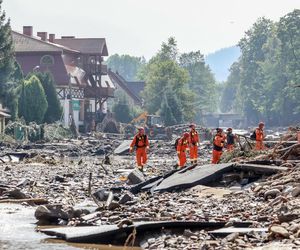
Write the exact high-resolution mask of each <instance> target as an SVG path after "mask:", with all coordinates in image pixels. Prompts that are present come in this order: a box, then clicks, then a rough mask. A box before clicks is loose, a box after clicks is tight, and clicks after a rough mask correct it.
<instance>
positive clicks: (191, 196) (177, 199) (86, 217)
mask: <svg viewBox="0 0 300 250" xmlns="http://www.w3.org/2000/svg"><path fill="white" fill-rule="evenodd" d="M119 143H120V141H119V140H117V139H114V140H111V139H102V140H96V139H91V138H81V139H79V140H64V141H60V142H52V143H44V144H38V143H36V144H28V145H18V146H17V145H11V146H10V147H9V148H8V147H7V146H6V145H4V144H2V145H0V147H1V150H2V153H3V154H4V153H7V152H12V151H23V152H26V153H27V154H28V157H27V158H25V159H24V160H23V161H20V162H6V163H3V164H1V165H0V201H1V200H5V199H7V198H14V199H23V198H44V199H46V200H48V203H49V204H48V205H41V206H38V207H37V209H36V213H35V216H36V218H37V220H38V223H39V224H43V225H45V224H46V225H50V224H51V225H53V224H54V225H68V226H81V225H112V224H118V225H120V226H124V225H125V226H126V225H130V223H132V222H137V221H165V220H171V221H172V220H180V221H210V222H226V223H227V227H231V226H232V224H233V222H251V223H252V225H251V227H253V228H262V227H266V228H268V232H267V233H258V232H251V233H246V234H241V233H239V232H236V233H231V234H229V235H227V236H223V237H221V236H213V235H211V234H209V233H208V231H206V230H190V229H185V230H184V231H180V232H178V231H176V230H169V229H168V230H166V229H162V230H161V232H156V233H151V234H150V233H149V235H148V234H146V235H145V237H144V239H142V240H141V241H140V245H141V247H142V248H143V249H244V248H253V247H257V249H258V248H260V247H263V246H266V245H268V244H273V243H280V244H281V243H282V244H286V245H290V246H292V247H294V248H295V249H296V248H299V247H300V184H299V181H300V155H298V158H297V160H295V159H294V158H295V152H293V157H292V158H293V161H290V162H288V161H283V164H282V165H284V166H286V167H288V168H289V170H288V171H287V172H280V173H277V174H274V175H271V176H264V175H262V176H261V177H260V178H259V179H256V180H254V182H250V183H248V180H247V181H245V178H237V175H236V173H229V174H228V175H224V180H223V181H221V182H218V183H214V185H215V187H202V186H196V187H194V188H190V189H184V190H177V191H176V192H165V193H159V194H155V193H154V194H151V193H146V192H141V193H138V194H136V195H134V194H132V193H130V192H129V191H128V190H129V188H130V187H131V185H132V184H135V183H139V182H141V181H143V180H144V179H149V178H151V177H153V176H159V175H162V174H164V173H166V172H168V171H170V170H172V169H173V166H174V163H176V152H174V149H173V145H172V143H164V142H160V141H159V142H157V143H155V142H154V143H153V144H154V146H153V147H151V150H150V152H149V159H150V160H149V163H148V165H147V166H146V170H145V173H144V176H143V175H141V173H140V172H139V171H138V170H134V157H133V156H130V155H125V156H109V159H110V160H109V161H108V159H107V155H109V154H110V153H111V152H112V150H113V149H114V148H116V147H117V146H118V144H119ZM281 149H283V148H281ZM210 151H211V149H210V147H209V146H207V145H203V144H202V145H201V149H200V155H201V156H200V157H201V160H200V162H201V163H207V162H209V161H210ZM282 152H283V153H280V152H279V153H278V152H277V153H276V154H274V151H272V150H268V151H266V152H264V153H263V154H262V153H260V154H257V152H255V153H253V155H251V156H247V157H250V158H251V160H253V159H254V158H255V159H256V160H257V156H259V157H260V158H259V159H262V158H263V159H268V160H269V159H271V158H272V157H275V158H280V157H282V156H283V155H284V154H285V153H284V151H282ZM3 154H2V155H3ZM105 155H106V158H105ZM274 155H276V156H274ZM250 158H248V159H250ZM235 160H237V159H235ZM243 160H245V157H244V158H243ZM105 163H111V165H108V164H105ZM90 173H91V176H92V179H91V180H90V179H89V176H90ZM128 173H130V174H129V175H128ZM132 173H136V174H132ZM132 176H133V177H132ZM243 180H244V182H243ZM89 183H90V184H91V188H92V190H91V191H92V192H91V194H92V195H90V193H89ZM24 205H26V203H25V204H24ZM27 205H28V204H27Z"/></svg>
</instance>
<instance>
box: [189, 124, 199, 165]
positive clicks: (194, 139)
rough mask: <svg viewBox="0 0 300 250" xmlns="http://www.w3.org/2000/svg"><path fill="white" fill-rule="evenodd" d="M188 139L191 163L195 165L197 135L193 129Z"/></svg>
mask: <svg viewBox="0 0 300 250" xmlns="http://www.w3.org/2000/svg"><path fill="white" fill-rule="evenodd" d="M189 139H190V141H189V144H190V158H191V163H192V164H196V163H197V159H198V145H199V135H198V132H197V131H196V130H195V129H191V131H190V138H189Z"/></svg>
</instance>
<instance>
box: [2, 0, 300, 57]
mask: <svg viewBox="0 0 300 250" xmlns="http://www.w3.org/2000/svg"><path fill="white" fill-rule="evenodd" d="M296 8H298V9H299V8H300V0H84V1H82V0H3V4H2V9H3V10H5V12H6V16H7V17H9V18H10V19H11V26H12V28H13V30H16V31H22V27H23V26H33V30H34V33H35V34H36V32H38V31H46V32H48V33H55V34H56V37H60V36H62V35H74V36H75V37H104V38H106V43H107V46H108V52H109V54H110V55H112V54H115V53H118V54H129V55H133V56H145V58H146V59H149V58H151V57H152V56H153V55H154V54H155V53H156V52H157V51H158V50H159V48H160V46H161V43H162V42H164V41H167V39H168V37H170V36H174V37H175V38H176V40H177V43H178V48H179V51H180V52H182V53H183V52H190V51H196V50H200V51H201V53H203V54H205V55H207V54H208V53H212V52H215V51H217V50H219V49H221V48H225V47H229V46H232V45H236V44H237V42H238V41H239V40H240V39H241V38H242V37H243V35H244V33H245V31H246V30H248V29H249V28H250V27H251V26H252V24H253V23H254V22H255V21H256V20H257V19H258V18H259V17H262V16H265V17H266V18H269V19H271V20H274V21H278V20H279V18H280V17H282V16H284V15H285V14H287V13H288V12H290V11H293V10H294V9H296Z"/></svg>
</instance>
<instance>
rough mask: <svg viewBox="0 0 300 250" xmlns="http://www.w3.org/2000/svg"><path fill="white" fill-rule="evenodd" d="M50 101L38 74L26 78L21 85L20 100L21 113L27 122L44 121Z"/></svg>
mask: <svg viewBox="0 0 300 250" xmlns="http://www.w3.org/2000/svg"><path fill="white" fill-rule="evenodd" d="M47 108H48V103H47V99H46V95H45V91H44V89H43V86H42V84H41V82H40V80H39V79H38V78H37V77H36V76H34V75H33V76H31V77H30V78H29V80H25V81H24V82H23V84H22V87H21V95H20V100H19V113H20V116H22V117H24V119H25V121H26V122H33V121H34V122H36V123H42V122H43V119H44V116H45V113H46V111H47Z"/></svg>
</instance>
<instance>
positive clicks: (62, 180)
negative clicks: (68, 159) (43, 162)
mask: <svg viewBox="0 0 300 250" xmlns="http://www.w3.org/2000/svg"><path fill="white" fill-rule="evenodd" d="M54 180H55V181H57V182H64V181H65V178H64V177H63V176H61V175H56V176H55V177H54Z"/></svg>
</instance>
